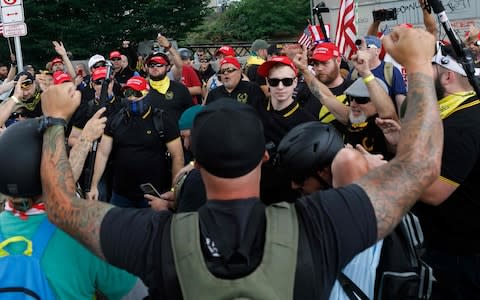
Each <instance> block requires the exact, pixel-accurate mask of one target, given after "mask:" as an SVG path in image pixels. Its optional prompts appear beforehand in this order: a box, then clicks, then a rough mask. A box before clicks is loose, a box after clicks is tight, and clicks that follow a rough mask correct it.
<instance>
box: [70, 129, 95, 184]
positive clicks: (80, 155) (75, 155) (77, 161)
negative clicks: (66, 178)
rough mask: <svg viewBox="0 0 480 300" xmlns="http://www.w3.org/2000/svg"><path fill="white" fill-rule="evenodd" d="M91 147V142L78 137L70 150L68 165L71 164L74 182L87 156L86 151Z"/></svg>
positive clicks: (80, 172)
mask: <svg viewBox="0 0 480 300" xmlns="http://www.w3.org/2000/svg"><path fill="white" fill-rule="evenodd" d="M91 149H92V143H91V142H89V141H87V140H85V139H83V138H79V139H78V141H77V142H76V143H75V146H73V148H72V150H71V151H70V157H69V161H70V165H71V166H72V172H73V179H74V181H75V182H77V181H78V178H80V175H81V174H82V170H83V166H84V164H85V159H86V158H87V155H88V153H89V152H90V150H91Z"/></svg>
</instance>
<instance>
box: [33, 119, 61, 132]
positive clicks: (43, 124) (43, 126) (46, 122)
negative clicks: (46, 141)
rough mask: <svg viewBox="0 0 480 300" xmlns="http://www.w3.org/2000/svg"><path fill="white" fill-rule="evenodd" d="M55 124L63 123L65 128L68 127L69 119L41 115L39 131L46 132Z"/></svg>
mask: <svg viewBox="0 0 480 300" xmlns="http://www.w3.org/2000/svg"><path fill="white" fill-rule="evenodd" d="M55 125H62V126H63V128H64V129H66V128H67V121H65V120H64V119H61V118H52V117H41V118H40V120H39V124H38V132H40V133H44V132H45V130H47V128H48V127H52V126H55Z"/></svg>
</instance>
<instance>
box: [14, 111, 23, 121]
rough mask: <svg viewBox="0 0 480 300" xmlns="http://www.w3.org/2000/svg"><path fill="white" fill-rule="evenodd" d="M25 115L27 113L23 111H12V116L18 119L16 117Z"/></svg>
mask: <svg viewBox="0 0 480 300" xmlns="http://www.w3.org/2000/svg"><path fill="white" fill-rule="evenodd" d="M24 117H25V113H23V112H14V113H12V118H14V119H16V118H24Z"/></svg>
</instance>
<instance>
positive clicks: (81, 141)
mask: <svg viewBox="0 0 480 300" xmlns="http://www.w3.org/2000/svg"><path fill="white" fill-rule="evenodd" d="M105 110H106V109H105V108H101V109H99V110H98V111H97V112H96V113H95V115H93V117H91V118H90V120H88V122H87V124H85V127H84V128H83V130H82V131H81V134H80V137H79V138H78V139H77V141H76V143H75V145H73V147H72V150H71V151H70V158H69V161H70V165H71V166H72V171H73V179H74V180H75V182H77V181H78V178H80V175H81V174H82V170H83V165H84V164H85V159H86V158H87V155H88V153H89V152H90V150H92V143H93V141H95V140H96V139H99V138H100V137H101V136H102V134H103V130H104V129H105V123H106V122H107V118H106V117H103V118H101V115H102V114H103V113H104V112H105Z"/></svg>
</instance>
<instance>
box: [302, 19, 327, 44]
mask: <svg viewBox="0 0 480 300" xmlns="http://www.w3.org/2000/svg"><path fill="white" fill-rule="evenodd" d="M325 31H326V33H327V38H329V37H330V34H329V33H330V25H328V24H326V25H325ZM325 40H326V39H325V37H324V36H323V32H322V30H321V29H320V25H308V26H307V27H306V28H305V30H304V31H303V33H302V35H301V36H300V38H299V39H298V42H297V43H299V44H300V45H304V46H305V47H307V48H310V46H312V44H315V45H316V44H319V43H321V42H322V41H325Z"/></svg>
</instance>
